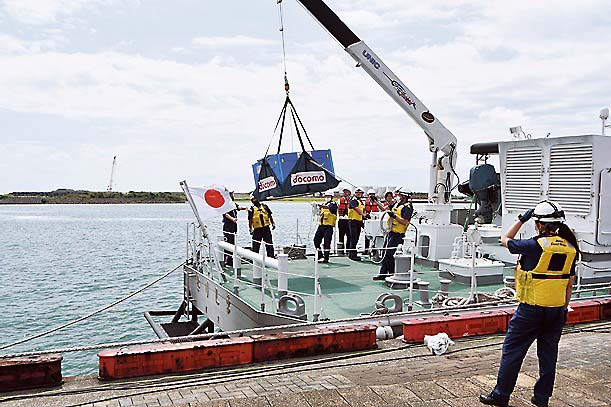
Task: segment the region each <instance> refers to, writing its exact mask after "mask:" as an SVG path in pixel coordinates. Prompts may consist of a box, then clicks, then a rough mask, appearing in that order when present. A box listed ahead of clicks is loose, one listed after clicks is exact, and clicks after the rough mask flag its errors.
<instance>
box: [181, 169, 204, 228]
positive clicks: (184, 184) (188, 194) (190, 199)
mask: <svg viewBox="0 0 611 407" xmlns="http://www.w3.org/2000/svg"><path fill="white" fill-rule="evenodd" d="M180 187H181V188H182V191H183V192H184V193H185V196H186V197H187V202H189V205H191V209H192V210H193V213H194V214H195V219H197V223H199V227H200V228H202V230H203V231H204V237H208V236H206V234H207V231H206V225H204V222H202V219H201V218H200V217H199V212H197V208H196V207H195V202H193V197H192V196H191V192H190V191H189V187H188V186H187V181H180Z"/></svg>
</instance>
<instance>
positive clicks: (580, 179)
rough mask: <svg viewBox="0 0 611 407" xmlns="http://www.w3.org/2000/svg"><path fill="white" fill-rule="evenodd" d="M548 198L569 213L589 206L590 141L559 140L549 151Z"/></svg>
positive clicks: (590, 204)
mask: <svg viewBox="0 0 611 407" xmlns="http://www.w3.org/2000/svg"><path fill="white" fill-rule="evenodd" d="M548 196H549V199H550V200H552V201H555V202H558V203H559V204H560V205H561V206H562V208H563V209H564V210H565V211H566V212H569V213H575V214H582V215H586V214H588V213H590V209H591V207H592V145H591V144H558V145H555V146H552V148H551V151H550V167H549V195H548Z"/></svg>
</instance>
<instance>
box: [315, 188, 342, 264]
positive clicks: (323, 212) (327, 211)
mask: <svg viewBox="0 0 611 407" xmlns="http://www.w3.org/2000/svg"><path fill="white" fill-rule="evenodd" d="M333 198H334V196H333V193H331V192H325V203H324V204H321V205H318V208H319V210H320V214H319V217H318V229H316V233H315V234H314V247H315V248H316V253H317V256H318V260H320V261H321V263H328V262H329V254H330V252H331V240H332V239H333V228H334V227H335V224H336V223H337V203H335V201H333ZM321 243H322V244H323V248H324V252H323V251H322V250H320V244H321Z"/></svg>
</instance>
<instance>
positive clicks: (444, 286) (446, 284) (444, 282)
mask: <svg viewBox="0 0 611 407" xmlns="http://www.w3.org/2000/svg"><path fill="white" fill-rule="evenodd" d="M450 283H452V280H448V279H445V278H442V279H440V280H439V284H441V287H440V288H439V291H441V293H442V294H444V295H448V294H449V292H450Z"/></svg>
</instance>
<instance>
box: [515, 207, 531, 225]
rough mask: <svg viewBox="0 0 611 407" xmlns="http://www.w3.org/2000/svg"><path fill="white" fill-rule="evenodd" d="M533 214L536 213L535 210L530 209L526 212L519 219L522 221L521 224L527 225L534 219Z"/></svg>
mask: <svg viewBox="0 0 611 407" xmlns="http://www.w3.org/2000/svg"><path fill="white" fill-rule="evenodd" d="M533 213H535V210H534V209H529V210H527V211H526V212H524V213H523V214H521V215H518V219H519V220H520V222H522V223H526V222H528V221H529V220H530V218H532V217H533Z"/></svg>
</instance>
